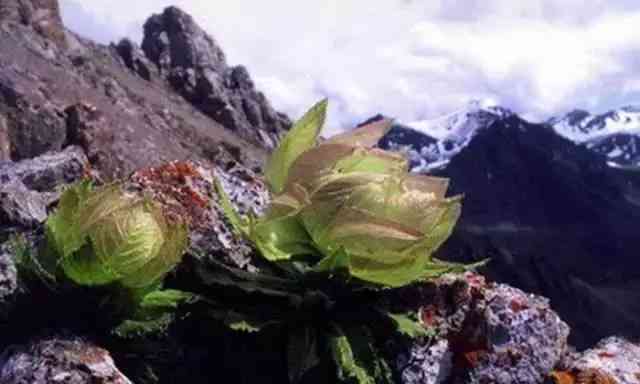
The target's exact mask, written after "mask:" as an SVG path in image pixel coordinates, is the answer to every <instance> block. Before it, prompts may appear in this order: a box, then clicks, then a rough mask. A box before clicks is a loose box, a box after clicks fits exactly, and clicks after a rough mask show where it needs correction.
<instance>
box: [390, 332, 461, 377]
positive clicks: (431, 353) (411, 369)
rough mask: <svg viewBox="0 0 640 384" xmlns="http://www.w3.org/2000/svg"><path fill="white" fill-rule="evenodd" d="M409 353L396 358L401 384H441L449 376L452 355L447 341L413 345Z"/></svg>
mask: <svg viewBox="0 0 640 384" xmlns="http://www.w3.org/2000/svg"><path fill="white" fill-rule="evenodd" d="M410 348H411V349H410V351H409V352H408V353H406V354H402V355H400V356H399V357H398V360H397V366H398V369H399V370H400V372H401V377H402V382H403V383H420V384H443V383H446V382H447V380H448V379H449V377H450V376H451V369H452V367H453V353H452V352H451V350H450V349H449V341H448V340H447V339H439V340H437V341H434V342H433V343H426V344H421V343H414V344H413V345H412V346H411V347H410Z"/></svg>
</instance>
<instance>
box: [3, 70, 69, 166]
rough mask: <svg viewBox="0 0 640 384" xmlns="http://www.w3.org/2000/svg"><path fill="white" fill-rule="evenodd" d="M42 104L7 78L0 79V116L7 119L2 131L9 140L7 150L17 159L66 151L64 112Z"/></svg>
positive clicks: (11, 156) (6, 145)
mask: <svg viewBox="0 0 640 384" xmlns="http://www.w3.org/2000/svg"><path fill="white" fill-rule="evenodd" d="M41 101H42V104H40V103H38V104H34V103H33V102H32V101H31V100H29V97H28V95H27V91H24V89H23V88H21V87H20V86H18V85H17V84H15V83H13V82H12V81H11V79H8V78H7V76H6V75H4V74H3V75H2V76H0V115H2V116H6V120H5V121H4V122H3V123H4V124H3V125H4V126H5V128H4V129H2V130H3V131H5V136H6V138H7V139H8V143H6V144H5V145H4V147H5V148H6V147H9V151H10V158H11V159H13V160H21V159H26V158H31V157H35V156H38V155H41V154H43V153H45V152H47V151H59V150H60V149H61V148H62V144H63V143H64V141H65V139H66V136H67V133H66V125H65V121H64V116H63V115H62V111H60V110H58V109H56V108H55V107H54V106H53V105H50V104H45V103H44V100H41ZM0 140H1V138H0Z"/></svg>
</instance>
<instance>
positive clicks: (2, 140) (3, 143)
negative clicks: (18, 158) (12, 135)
mask: <svg viewBox="0 0 640 384" xmlns="http://www.w3.org/2000/svg"><path fill="white" fill-rule="evenodd" d="M4 160H11V146H10V145H9V126H8V124H7V119H6V118H5V117H4V116H2V115H0V161H4Z"/></svg>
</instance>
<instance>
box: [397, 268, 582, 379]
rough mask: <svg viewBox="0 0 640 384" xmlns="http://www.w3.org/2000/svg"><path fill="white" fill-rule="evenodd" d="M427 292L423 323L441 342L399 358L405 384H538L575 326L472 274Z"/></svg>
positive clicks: (533, 299)
mask: <svg viewBox="0 0 640 384" xmlns="http://www.w3.org/2000/svg"><path fill="white" fill-rule="evenodd" d="M421 289H422V292H421V294H420V295H419V300H420V301H421V302H424V303H428V304H426V305H425V306H423V307H422V308H421V311H420V315H421V317H422V321H423V322H424V323H425V324H427V325H428V326H430V327H433V328H434V329H435V330H436V334H437V336H436V337H435V338H434V339H433V341H432V342H426V343H415V344H414V345H412V346H411V348H409V350H408V351H406V352H405V353H402V354H400V355H399V357H398V360H397V364H396V366H397V367H398V369H399V370H400V372H401V375H402V378H403V382H404V383H422V382H424V381H421V380H422V379H421V377H431V379H429V380H431V381H427V382H433V383H439V382H452V383H462V382H466V380H467V379H468V378H469V377H471V378H472V381H473V382H474V383H505V384H506V383H523V384H526V383H540V382H542V380H543V379H544V377H545V376H546V375H547V374H548V373H550V372H551V370H552V369H553V368H554V367H555V366H556V365H557V364H558V362H559V361H560V360H561V359H562V357H563V355H564V353H565V351H566V349H567V337H568V335H569V327H568V326H567V325H566V324H565V323H564V322H562V320H560V318H559V317H558V316H557V314H556V313H555V312H553V310H551V308H550V307H549V303H548V301H547V300H546V299H545V298H543V297H540V296H535V295H529V294H526V293H524V292H522V291H520V290H518V289H516V288H513V287H510V286H507V285H504V284H488V283H486V282H485V281H484V279H483V278H482V277H481V276H479V275H475V274H472V273H467V274H465V275H464V276H459V277H456V276H446V277H443V278H441V279H439V280H437V281H436V282H434V283H432V284H426V285H425V287H423V288H421ZM413 300H415V298H413ZM451 367H453V368H452V369H451ZM448 372H451V374H450V375H449V374H448Z"/></svg>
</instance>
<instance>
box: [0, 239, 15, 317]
mask: <svg viewBox="0 0 640 384" xmlns="http://www.w3.org/2000/svg"><path fill="white" fill-rule="evenodd" d="M17 289H18V272H17V270H16V265H15V262H14V255H13V251H12V250H11V249H10V246H9V244H8V243H6V242H5V243H0V318H4V317H5V316H6V314H7V312H8V308H9V306H10V304H11V301H12V300H13V297H14V295H15V294H16V291H17Z"/></svg>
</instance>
